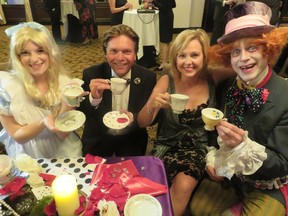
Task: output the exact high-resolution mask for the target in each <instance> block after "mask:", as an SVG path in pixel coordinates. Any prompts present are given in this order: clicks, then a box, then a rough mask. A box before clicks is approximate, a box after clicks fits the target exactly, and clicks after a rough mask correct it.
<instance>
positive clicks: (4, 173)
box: [0, 155, 15, 184]
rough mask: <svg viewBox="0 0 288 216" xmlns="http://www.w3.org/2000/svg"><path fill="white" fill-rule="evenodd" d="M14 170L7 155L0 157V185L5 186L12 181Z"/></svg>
mask: <svg viewBox="0 0 288 216" xmlns="http://www.w3.org/2000/svg"><path fill="white" fill-rule="evenodd" d="M13 169H15V167H14V165H13V161H12V159H11V158H10V157H9V156H8V155H0V184H5V183H7V182H8V181H9V180H11V179H12V173H13V172H14V171H13Z"/></svg>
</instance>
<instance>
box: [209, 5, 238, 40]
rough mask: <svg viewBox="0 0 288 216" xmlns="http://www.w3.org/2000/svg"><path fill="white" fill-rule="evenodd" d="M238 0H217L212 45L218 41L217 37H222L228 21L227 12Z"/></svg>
mask: <svg viewBox="0 0 288 216" xmlns="http://www.w3.org/2000/svg"><path fill="white" fill-rule="evenodd" d="M236 3H237V0H227V1H223V0H215V9H214V14H213V31H212V34H211V39H210V45H214V44H216V43H217V39H218V38H219V37H221V36H222V35H223V33H224V31H225V25H226V21H225V19H224V17H225V16H224V15H225V13H226V12H227V11H228V10H229V9H230V8H232V7H233V6H235V5H236Z"/></svg>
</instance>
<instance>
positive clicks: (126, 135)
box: [79, 24, 156, 157]
mask: <svg viewBox="0 0 288 216" xmlns="http://www.w3.org/2000/svg"><path fill="white" fill-rule="evenodd" d="M103 37H104V39H103V50H104V53H105V58H106V61H105V62H103V63H101V64H98V65H94V66H91V67H89V68H87V69H85V70H84V71H83V80H84V84H83V89H84V90H86V91H90V95H89V97H87V98H86V99H85V100H84V101H83V102H82V103H81V105H80V107H79V109H80V110H81V111H83V112H84V113H85V115H86V122H85V125H84V130H83V135H82V142H83V154H84V155H86V154H92V155H98V156H102V157H109V156H112V155H116V156H133V155H144V154H145V151H146V146H147V142H148V135H147V131H146V129H145V128H139V126H138V124H137V121H136V119H137V115H138V112H139V111H140V110H141V109H142V107H143V106H144V104H145V103H146V101H147V100H148V98H149V96H150V94H151V92H152V90H153V87H154V86H155V84H156V75H155V74H154V73H153V72H151V71H149V70H148V69H145V68H142V67H140V66H138V65H136V64H135V61H136V55H137V52H138V43H139V37H138V35H137V34H136V33H135V32H134V31H133V29H131V28H130V27H128V26H126V25H123V24H122V25H115V26H112V27H111V28H110V29H109V30H107V31H106V32H105V33H104V36H103ZM111 77H120V78H124V79H127V80H129V81H130V82H128V84H129V85H128V86H127V87H126V88H125V90H124V92H123V94H122V96H121V107H122V109H123V110H126V111H127V110H128V111H129V112H127V114H128V115H129V117H131V119H133V117H134V119H135V121H133V122H132V123H130V125H129V126H127V127H126V128H124V129H120V130H113V129H110V128H108V127H106V126H105V125H104V123H103V116H104V115H105V114H106V113H108V112H110V111H112V110H114V109H113V108H112V107H113V104H115V100H114V97H112V94H111V91H110V84H109V79H110V78H111Z"/></svg>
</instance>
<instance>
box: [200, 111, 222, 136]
mask: <svg viewBox="0 0 288 216" xmlns="http://www.w3.org/2000/svg"><path fill="white" fill-rule="evenodd" d="M201 113H202V120H203V122H204V123H205V126H204V128H205V129H206V130H208V131H213V130H215V126H216V125H217V124H218V123H219V122H220V121H221V119H223V117H224V114H223V113H222V112H221V111H220V110H218V109H215V108H205V109H203V110H202V111H201Z"/></svg>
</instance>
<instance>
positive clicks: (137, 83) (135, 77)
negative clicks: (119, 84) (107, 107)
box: [128, 66, 143, 111]
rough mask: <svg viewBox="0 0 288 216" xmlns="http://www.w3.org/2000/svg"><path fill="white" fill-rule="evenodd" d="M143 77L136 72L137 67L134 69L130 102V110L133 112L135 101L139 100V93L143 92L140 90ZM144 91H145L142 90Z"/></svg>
mask: <svg viewBox="0 0 288 216" xmlns="http://www.w3.org/2000/svg"><path fill="white" fill-rule="evenodd" d="M141 78H142V77H141V76H140V73H139V72H138V71H137V70H135V66H133V67H132V70H131V81H130V95H129V102H128V110H131V111H133V110H134V109H133V108H134V107H135V104H134V103H135V100H137V96H138V91H141V90H140V89H139V86H140V83H141ZM142 91H143V89H142Z"/></svg>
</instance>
